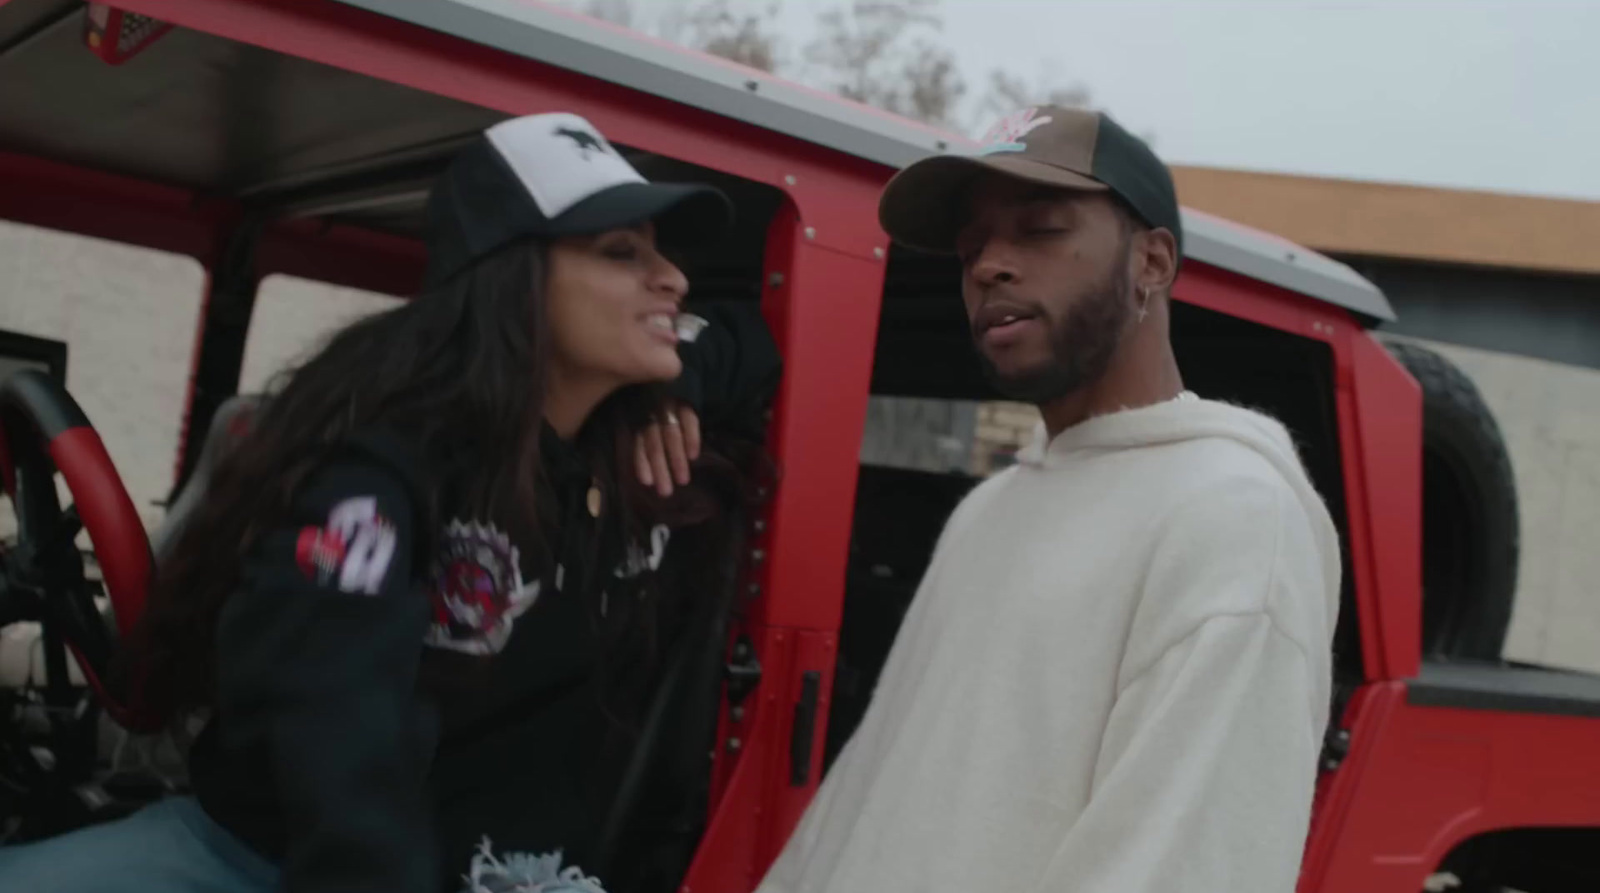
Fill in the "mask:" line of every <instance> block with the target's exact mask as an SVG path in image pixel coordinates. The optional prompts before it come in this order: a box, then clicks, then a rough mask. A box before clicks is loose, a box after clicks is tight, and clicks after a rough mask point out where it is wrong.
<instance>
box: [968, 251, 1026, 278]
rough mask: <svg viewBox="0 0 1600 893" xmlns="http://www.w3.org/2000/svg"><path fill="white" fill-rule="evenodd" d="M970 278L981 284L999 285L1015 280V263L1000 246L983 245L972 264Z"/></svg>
mask: <svg viewBox="0 0 1600 893" xmlns="http://www.w3.org/2000/svg"><path fill="white" fill-rule="evenodd" d="M972 278H974V279H976V280H977V281H978V282H979V283H980V284H982V285H1001V284H1008V283H1012V282H1016V281H1017V278H1018V277H1017V268H1016V264H1014V263H1012V261H1011V258H1010V256H1009V252H1007V251H1006V250H1005V249H1004V248H1003V247H1002V246H997V245H994V244H993V243H990V244H989V245H985V246H984V248H983V250H982V251H981V252H980V253H979V254H978V258H977V260H976V261H974V262H973V264H972Z"/></svg>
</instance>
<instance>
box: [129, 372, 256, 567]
mask: <svg viewBox="0 0 1600 893" xmlns="http://www.w3.org/2000/svg"><path fill="white" fill-rule="evenodd" d="M261 402H262V398H261V395H259V394H235V395H234V396H232V397H229V398H228V399H226V400H224V401H222V405H221V406H218V407H217V414H216V415H215V416H212V418H211V427H210V429H209V430H207V431H206V440H205V443H204V444H203V445H201V447H200V458H199V459H197V460H196V461H195V465H194V472H193V473H192V474H190V475H189V480H187V481H185V482H184V485H183V487H182V488H181V489H179V491H178V495H177V498H176V499H174V500H173V501H172V504H171V505H170V506H168V507H167V516H166V517H165V518H163V519H162V520H161V523H160V524H159V525H158V526H157V527H156V529H155V530H152V531H151V532H150V551H151V553H152V554H153V555H154V556H155V559H156V564H157V565H158V566H159V565H160V564H161V562H162V560H163V559H164V558H166V556H167V553H168V552H169V551H170V550H171V549H172V547H173V546H174V545H175V544H176V543H177V542H178V537H179V535H180V534H182V533H183V529H184V527H185V526H186V525H187V524H188V523H189V520H190V519H191V518H192V517H193V515H194V512H195V509H197V508H199V507H200V501H201V499H202V498H203V497H204V496H205V492H206V489H207V488H208V487H209V486H210V484H211V476H212V474H213V473H214V472H215V471H216V468H217V463H218V462H220V461H221V460H222V456H223V455H224V454H225V453H226V452H227V451H228V449H229V448H231V447H232V446H233V445H234V444H236V443H238V442H239V441H240V440H241V439H242V438H243V437H244V436H245V435H246V434H248V433H249V431H250V423H251V420H252V419H253V418H254V417H255V413H256V410H257V409H258V408H260V406H261Z"/></svg>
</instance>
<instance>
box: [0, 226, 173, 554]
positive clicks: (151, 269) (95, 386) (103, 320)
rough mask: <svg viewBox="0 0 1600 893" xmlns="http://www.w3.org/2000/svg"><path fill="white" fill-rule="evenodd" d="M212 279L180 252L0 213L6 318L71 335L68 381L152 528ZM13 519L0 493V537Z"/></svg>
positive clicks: (1, 301) (65, 339)
mask: <svg viewBox="0 0 1600 893" xmlns="http://www.w3.org/2000/svg"><path fill="white" fill-rule="evenodd" d="M204 287H205V271H204V270H203V269H201V267H200V264H199V263H197V262H196V261H195V260H194V259H192V258H189V257H186V256H183V255H178V254H168V253H166V252H162V251H155V250H153V249H149V248H138V247H134V246H131V245H124V244H119V243H116V242H106V241H101V240H99V239H91V238H88V237H86V236H79V235H73V234H69V233H62V232H57V231H54V230H47V229H40V228H37V227H32V226H24V225H21V224H16V223H6V222H0V306H4V308H5V313H4V317H5V321H4V328H5V329H6V330H7V331H10V332H15V333H18V334H21V335H26V336H31V337H33V338H39V339H46V340H49V341H56V342H61V343H64V344H65V345H66V352H67V374H66V381H67V390H68V391H69V392H70V393H71V394H72V396H73V398H74V399H75V400H77V402H78V405H79V406H81V407H83V411H84V413H85V414H86V415H88V417H89V420H90V421H91V422H92V423H93V424H94V426H95V429H96V430H97V431H98V432H99V433H100V438H101V440H102V441H104V442H105V445H106V451H107V452H108V453H110V455H111V461H112V462H113V464H115V465H116V467H117V473H118V474H119V475H120V476H121V477H122V481H123V485H124V486H126V487H127V489H128V495H129V496H130V497H131V498H132V499H133V504H134V506H135V507H136V508H137V509H138V511H139V516H140V518H141V519H142V520H143V521H144V524H145V527H146V528H151V527H153V526H154V525H155V524H157V523H158V522H159V521H160V519H161V517H162V515H163V511H162V509H161V507H160V505H159V504H158V503H159V502H160V501H161V500H164V499H165V498H166V496H167V490H168V489H169V488H170V487H171V486H172V457H173V454H174V452H175V451H176V450H177V446H178V421H179V419H181V418H182V417H183V402H184V399H185V397H186V396H187V394H188V382H189V373H190V369H191V367H192V365H193V363H194V356H193V351H194V331H195V325H196V322H197V320H198V317H199V311H200V302H201V297H202V292H203V290H204ZM58 480H59V479H58ZM65 498H66V497H65V491H64V490H63V499H64V500H65ZM13 526H14V516H13V514H12V512H11V508H10V506H9V505H6V504H0V538H4V537H6V536H8V535H9V534H10V533H11V532H12V528H13ZM83 542H85V543H87V539H85V540H83Z"/></svg>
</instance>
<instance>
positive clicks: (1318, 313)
mask: <svg viewBox="0 0 1600 893" xmlns="http://www.w3.org/2000/svg"><path fill="white" fill-rule="evenodd" d="M1172 294H1173V297H1175V298H1177V299H1178V300H1180V301H1183V302H1185V303H1188V304H1193V305H1195V306H1197V307H1204V308H1205V309H1207V310H1215V311H1216V312H1218V313H1225V314H1227V315H1229V316H1232V317H1235V318H1237V319H1243V320H1247V321H1249V322H1253V323H1257V324H1259V325H1264V326H1270V327H1271V328H1274V329H1279V330H1281V331H1284V332H1288V333H1290V334H1293V335H1299V336H1301V337H1304V338H1311V339H1314V340H1317V341H1326V342H1330V343H1332V342H1333V341H1334V333H1335V332H1336V331H1338V330H1340V329H1344V328H1350V329H1353V328H1355V323H1354V322H1353V321H1352V320H1351V318H1350V315H1349V313H1347V312H1346V311H1344V310H1341V309H1339V308H1338V307H1334V306H1331V305H1329V304H1326V303H1323V302H1322V301H1318V300H1316V299H1315V298H1308V297H1306V296H1305V295H1301V294H1296V293H1295V292H1291V291H1285V290H1283V289H1281V288H1278V287H1277V286H1275V285H1268V284H1267V283H1265V282H1259V281H1257V280H1254V279H1250V278H1247V277H1245V276H1241V275H1239V274H1238V273H1232V272H1229V271H1227V270H1223V269H1220V268H1218V267H1213V266H1210V265H1208V264H1203V263H1199V262H1197V261H1192V260H1188V261H1184V263H1183V269H1182V271H1181V272H1180V273H1179V274H1178V279H1177V281H1176V282H1174V283H1173V285H1172ZM1335 349H1337V345H1336V346H1335Z"/></svg>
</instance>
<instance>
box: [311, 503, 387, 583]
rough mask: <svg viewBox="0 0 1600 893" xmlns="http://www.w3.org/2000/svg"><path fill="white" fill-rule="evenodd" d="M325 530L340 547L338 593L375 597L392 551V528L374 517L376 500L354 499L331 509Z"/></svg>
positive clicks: (376, 511)
mask: <svg viewBox="0 0 1600 893" xmlns="http://www.w3.org/2000/svg"><path fill="white" fill-rule="evenodd" d="M327 529H328V530H329V531H331V532H332V533H334V534H335V535H336V536H337V537H338V539H339V540H340V541H341V542H342V543H343V544H344V560H343V561H341V562H340V564H339V580H338V586H339V589H340V591H342V592H353V593H361V594H364V595H377V594H378V589H379V588H380V587H381V586H382V585H383V578H384V575H385V574H387V573H388V572H389V562H390V561H392V560H393V559H394V547H395V531H394V525H392V524H390V523H389V521H388V520H387V519H386V518H384V517H383V516H382V515H380V514H378V500H377V498H376V497H373V496H357V497H354V498H351V499H346V500H345V501H343V502H341V503H339V504H338V505H336V506H334V507H333V510H332V511H331V512H329V513H328V527H327Z"/></svg>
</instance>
